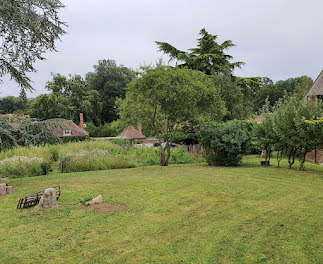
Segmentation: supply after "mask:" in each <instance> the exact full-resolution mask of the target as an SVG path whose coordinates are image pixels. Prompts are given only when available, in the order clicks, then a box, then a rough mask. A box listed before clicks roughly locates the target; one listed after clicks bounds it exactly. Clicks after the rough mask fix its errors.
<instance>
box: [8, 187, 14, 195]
mask: <svg viewBox="0 0 323 264" xmlns="http://www.w3.org/2000/svg"><path fill="white" fill-rule="evenodd" d="M12 193H13V186H7V189H6V194H12Z"/></svg>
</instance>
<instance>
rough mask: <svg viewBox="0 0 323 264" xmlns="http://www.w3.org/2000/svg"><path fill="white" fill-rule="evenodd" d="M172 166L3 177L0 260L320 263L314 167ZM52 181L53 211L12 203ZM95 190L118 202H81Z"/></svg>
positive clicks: (320, 176)
mask: <svg viewBox="0 0 323 264" xmlns="http://www.w3.org/2000/svg"><path fill="white" fill-rule="evenodd" d="M259 161H260V159H259V158H255V157H251V156H248V157H246V158H245V159H244V163H243V165H242V166H240V167H236V168H224V167H208V166H206V165H197V164H196V165H172V166H170V167H157V166H156V167H146V168H144V169H143V168H134V169H126V170H107V171H94V172H80V173H67V174H52V175H48V176H40V177H30V178H22V179H14V180H10V183H11V184H13V185H14V186H15V194H13V195H9V196H5V197H0V223H1V228H0V263H87V264H89V263H323V251H322V244H323V225H322V222H323V210H322V209H323V203H322V202H323V199H322V198H323V170H322V167H320V166H317V165H309V166H308V167H307V171H298V170H296V169H293V170H288V169H287V168H285V167H286V165H287V164H286V162H283V166H284V168H280V169H278V168H275V167H271V168H263V167H260V166H259V165H258V164H259ZM57 184H60V185H61V186H62V197H61V200H60V205H59V206H58V207H57V208H54V209H50V210H47V211H39V210H35V209H25V210H16V209H15V206H16V203H17V202H18V199H19V197H20V196H23V195H26V194H29V193H32V192H35V191H38V190H42V189H44V188H46V187H50V186H54V185H57ZM99 194H102V196H103V198H104V201H105V202H108V203H110V204H123V205H126V206H127V208H126V209H124V210H122V211H116V212H112V213H104V214H100V213H96V212H93V211H85V210H82V209H81V204H80V202H79V201H80V200H84V199H86V198H88V197H94V196H97V195H99Z"/></svg>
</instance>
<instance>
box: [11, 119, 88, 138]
mask: <svg viewBox="0 0 323 264" xmlns="http://www.w3.org/2000/svg"><path fill="white" fill-rule="evenodd" d="M10 125H11V126H12V127H13V128H18V127H19V125H20V124H19V123H11V124H10ZM52 130H53V132H55V133H56V134H57V135H58V136H59V137H68V136H66V135H65V136H64V130H71V135H70V137H82V136H88V135H89V133H88V132H87V131H85V130H84V129H83V128H80V127H79V126H78V125H76V124H75V123H74V122H73V121H72V120H64V121H62V122H61V127H56V128H53V129H52Z"/></svg>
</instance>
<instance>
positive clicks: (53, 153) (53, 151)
mask: <svg viewBox="0 0 323 264" xmlns="http://www.w3.org/2000/svg"><path fill="white" fill-rule="evenodd" d="M49 159H50V160H51V161H58V159H59V152H58V148H57V146H53V147H51V148H50V149H49Z"/></svg>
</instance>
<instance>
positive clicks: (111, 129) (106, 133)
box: [86, 120, 121, 137]
mask: <svg viewBox="0 0 323 264" xmlns="http://www.w3.org/2000/svg"><path fill="white" fill-rule="evenodd" d="M120 128H121V127H120V122H119V121H118V120H117V121H113V122H111V123H105V124H104V125H98V126H95V125H94V124H93V123H87V124H86V131H88V132H89V135H90V137H115V136H117V135H118V134H120V132H121V129H120Z"/></svg>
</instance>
